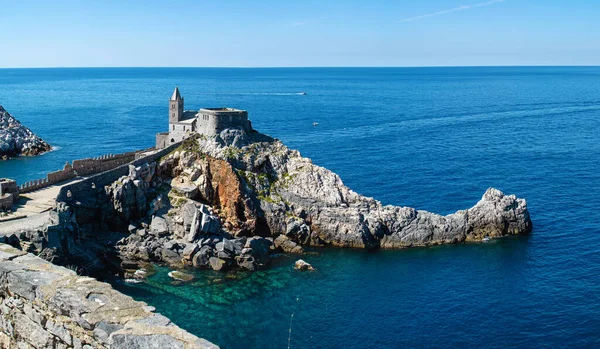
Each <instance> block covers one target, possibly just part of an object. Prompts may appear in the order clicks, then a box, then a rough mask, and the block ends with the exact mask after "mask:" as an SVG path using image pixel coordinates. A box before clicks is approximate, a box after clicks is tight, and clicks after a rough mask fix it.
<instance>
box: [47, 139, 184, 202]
mask: <svg viewBox="0 0 600 349" xmlns="http://www.w3.org/2000/svg"><path fill="white" fill-rule="evenodd" d="M181 143H182V142H178V143H174V144H171V145H170V146H168V147H166V148H163V149H161V150H158V151H156V152H153V153H151V154H148V155H145V156H141V157H138V158H137V159H135V160H133V161H131V162H129V163H126V164H124V165H121V166H118V167H116V168H114V169H112V170H108V171H105V172H102V173H100V174H97V175H94V176H91V177H89V178H86V179H84V180H82V181H79V182H76V183H73V184H69V185H65V186H64V187H62V188H61V189H60V192H59V193H58V196H57V197H56V201H57V202H68V201H69V196H68V195H67V193H68V192H70V193H71V197H72V198H73V197H74V198H80V199H84V198H85V197H87V196H88V195H89V194H90V191H91V190H93V188H102V187H104V186H106V185H109V184H111V183H113V182H114V181H116V180H117V179H119V178H120V177H123V176H126V175H128V174H129V164H132V165H135V166H139V165H141V164H143V163H146V162H153V161H155V160H156V159H158V158H160V157H163V156H165V155H167V154H169V153H170V152H172V151H173V150H175V149H176V148H177V147H179V146H180V145H181ZM138 154H140V153H138Z"/></svg>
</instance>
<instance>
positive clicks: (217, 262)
mask: <svg viewBox="0 0 600 349" xmlns="http://www.w3.org/2000/svg"><path fill="white" fill-rule="evenodd" d="M208 262H209V263H210V267H211V268H212V269H213V270H216V271H219V270H224V269H225V267H227V262H226V261H224V260H222V259H220V258H217V257H210V259H209V260H208Z"/></svg>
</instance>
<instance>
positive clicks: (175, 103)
mask: <svg viewBox="0 0 600 349" xmlns="http://www.w3.org/2000/svg"><path fill="white" fill-rule="evenodd" d="M182 117H183V98H182V97H181V94H179V88H178V87H175V91H173V95H172V96H171V99H170V100H169V124H174V123H178V122H179V121H181V118H182Z"/></svg>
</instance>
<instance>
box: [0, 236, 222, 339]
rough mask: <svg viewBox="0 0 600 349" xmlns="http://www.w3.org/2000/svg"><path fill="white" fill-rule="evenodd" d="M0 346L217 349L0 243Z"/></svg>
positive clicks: (94, 284) (100, 287)
mask: <svg viewBox="0 0 600 349" xmlns="http://www.w3.org/2000/svg"><path fill="white" fill-rule="evenodd" d="M0 348H38V349H44V348H48V349H50V348H52V349H58V348H61V349H62V348H65V349H66V348H77V349H92V348H113V349H121V348H163V349H167V348H181V349H184V348H189V349H195V348H213V349H214V348H218V347H217V346H216V345H214V344H212V343H210V342H208V341H206V340H204V339H202V338H198V337H196V336H194V335H192V334H190V333H188V332H187V331H185V330H183V329H181V328H179V327H178V326H177V325H175V324H173V323H172V322H171V321H170V320H169V319H168V318H166V317H164V316H162V315H160V314H157V313H154V308H153V307H151V306H148V305H147V304H146V303H143V302H138V301H135V300H133V299H132V298H131V297H129V296H126V295H124V294H122V293H120V292H118V291H116V290H114V289H113V288H112V287H111V286H110V285H109V284H106V283H102V282H99V281H96V280H95V279H92V278H89V277H80V276H77V275H76V274H75V273H74V272H73V271H71V270H69V269H66V268H63V267H59V266H56V265H54V264H52V263H50V262H47V261H45V260H43V259H40V258H38V257H36V256H34V255H32V254H27V253H25V252H23V251H20V250H17V249H15V248H13V247H11V246H9V245H4V244H0Z"/></svg>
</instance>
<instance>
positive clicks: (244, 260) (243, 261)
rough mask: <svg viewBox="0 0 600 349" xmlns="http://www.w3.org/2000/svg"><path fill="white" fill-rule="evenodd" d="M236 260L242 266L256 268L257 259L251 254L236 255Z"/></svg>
mask: <svg viewBox="0 0 600 349" xmlns="http://www.w3.org/2000/svg"><path fill="white" fill-rule="evenodd" d="M235 262H236V263H237V265H238V266H239V267H240V268H244V269H248V270H250V271H254V270H256V259H255V258H254V256H251V255H247V254H244V255H241V256H237V257H235Z"/></svg>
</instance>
